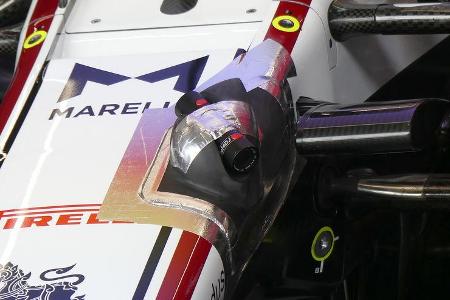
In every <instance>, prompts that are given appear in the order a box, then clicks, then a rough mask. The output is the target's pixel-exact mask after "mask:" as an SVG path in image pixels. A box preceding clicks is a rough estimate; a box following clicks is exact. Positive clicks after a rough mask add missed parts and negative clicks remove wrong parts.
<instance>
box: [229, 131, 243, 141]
mask: <svg viewBox="0 0 450 300" xmlns="http://www.w3.org/2000/svg"><path fill="white" fill-rule="evenodd" d="M242 137H243V135H242V134H241V133H233V134H232V135H231V139H232V140H233V141H235V140H239V139H241V138H242Z"/></svg>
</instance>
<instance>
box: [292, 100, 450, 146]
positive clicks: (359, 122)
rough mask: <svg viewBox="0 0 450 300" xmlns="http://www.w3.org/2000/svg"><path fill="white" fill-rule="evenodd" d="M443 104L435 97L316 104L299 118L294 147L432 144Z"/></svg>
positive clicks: (444, 104) (444, 102)
mask: <svg viewBox="0 0 450 300" xmlns="http://www.w3.org/2000/svg"><path fill="white" fill-rule="evenodd" d="M298 104H299V105H301V102H300V103H298ZM446 105H448V103H447V102H446V101H444V100H438V99H415V100H403V101H389V102H373V103H364V104H358V105H350V106H341V105H335V104H323V105H319V106H317V107H316V108H312V109H311V110H309V111H308V112H306V113H305V114H304V115H303V116H300V117H299V120H298V127H297V128H298V130H297V138H296V142H297V147H298V149H299V151H300V152H301V153H303V154H327V153H355V154H357V153H386V152H405V151H416V150H420V149H423V148H425V147H428V146H429V145H430V144H431V143H432V139H433V135H432V133H433V130H434V129H435V127H436V126H439V124H438V122H439V120H440V119H441V114H442V113H443V107H445V106H446Z"/></svg>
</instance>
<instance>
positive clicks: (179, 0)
mask: <svg viewBox="0 0 450 300" xmlns="http://www.w3.org/2000/svg"><path fill="white" fill-rule="evenodd" d="M197 2H198V0H164V1H163V3H162V4H161V12H162V13H163V14H166V15H178V14H182V13H185V12H188V11H190V10H191V9H193V8H194V7H195V6H196V5H197Z"/></svg>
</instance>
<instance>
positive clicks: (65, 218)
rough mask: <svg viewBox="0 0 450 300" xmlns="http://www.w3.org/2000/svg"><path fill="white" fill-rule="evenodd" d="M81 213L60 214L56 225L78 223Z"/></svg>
mask: <svg viewBox="0 0 450 300" xmlns="http://www.w3.org/2000/svg"><path fill="white" fill-rule="evenodd" d="M82 217H83V214H68V215H60V216H59V218H58V221H56V225H80V224H81V218H82Z"/></svg>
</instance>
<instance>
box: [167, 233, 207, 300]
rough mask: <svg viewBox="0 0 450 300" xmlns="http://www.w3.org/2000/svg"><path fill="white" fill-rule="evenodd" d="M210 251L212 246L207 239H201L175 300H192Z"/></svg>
mask: <svg viewBox="0 0 450 300" xmlns="http://www.w3.org/2000/svg"><path fill="white" fill-rule="evenodd" d="M210 250H211V244H210V243H209V242H208V241H206V240H205V239H203V238H199V240H198V243H197V245H196V246H195V248H194V252H193V253H192V257H191V260H190V261H189V264H188V265H187V267H186V271H185V272H184V274H183V275H184V276H183V278H181V282H180V284H179V286H178V289H177V292H176V293H175V296H174V298H173V299H176V300H186V299H191V298H192V294H193V293H194V290H195V287H196V286H197V282H198V278H199V277H200V274H201V273H202V270H203V266H204V265H205V262H206V258H207V257H208V254H209V251H210Z"/></svg>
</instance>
